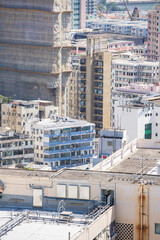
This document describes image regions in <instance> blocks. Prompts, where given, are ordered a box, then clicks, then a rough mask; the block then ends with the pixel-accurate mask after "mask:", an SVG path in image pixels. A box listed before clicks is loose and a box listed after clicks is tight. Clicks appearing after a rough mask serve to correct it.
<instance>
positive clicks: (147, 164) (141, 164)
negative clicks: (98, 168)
mask: <svg viewBox="0 0 160 240" xmlns="http://www.w3.org/2000/svg"><path fill="white" fill-rule="evenodd" d="M158 162H160V149H137V150H136V151H135V152H134V153H132V154H129V155H128V156H127V157H126V158H123V160H122V161H121V162H119V163H118V164H117V165H116V166H114V167H111V168H110V169H109V171H111V172H119V173H139V174H141V173H143V174H147V173H148V172H149V171H151V170H152V169H153V168H154V167H155V166H156V165H157V163H158Z"/></svg>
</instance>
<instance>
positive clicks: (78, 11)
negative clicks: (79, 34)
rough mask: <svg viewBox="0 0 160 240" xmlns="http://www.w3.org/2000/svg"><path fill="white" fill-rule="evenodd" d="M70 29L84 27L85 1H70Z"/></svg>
mask: <svg viewBox="0 0 160 240" xmlns="http://www.w3.org/2000/svg"><path fill="white" fill-rule="evenodd" d="M71 8H72V10H73V13H72V15H71V29H80V28H85V26H86V0H71Z"/></svg>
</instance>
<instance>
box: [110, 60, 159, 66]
mask: <svg viewBox="0 0 160 240" xmlns="http://www.w3.org/2000/svg"><path fill="white" fill-rule="evenodd" d="M112 64H122V65H131V66H138V65H142V66H143V65H144V66H152V67H159V62H149V61H142V60H137V59H136V60H124V59H114V60H112Z"/></svg>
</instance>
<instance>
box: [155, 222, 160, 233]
mask: <svg viewBox="0 0 160 240" xmlns="http://www.w3.org/2000/svg"><path fill="white" fill-rule="evenodd" d="M155 234H160V223H155Z"/></svg>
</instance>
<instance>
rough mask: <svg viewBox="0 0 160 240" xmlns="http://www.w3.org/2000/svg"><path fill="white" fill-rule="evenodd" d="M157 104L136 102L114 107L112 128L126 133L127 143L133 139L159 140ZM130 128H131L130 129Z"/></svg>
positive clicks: (159, 124)
mask: <svg viewBox="0 0 160 240" xmlns="http://www.w3.org/2000/svg"><path fill="white" fill-rule="evenodd" d="M159 116H160V107H159V104H156V103H155V104H154V103H152V102H149V101H148V102H147V101H146V103H142V102H139V101H138V102H137V101H136V100H135V101H133V102H132V103H131V102H130V103H128V104H126V105H121V106H119V104H117V107H115V119H114V126H115V127H116V128H123V129H126V131H127V142H130V141H132V140H134V139H135V138H141V139H153V140H154V141H158V140H159V127H160V122H159ZM131 126H132V127H131Z"/></svg>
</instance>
